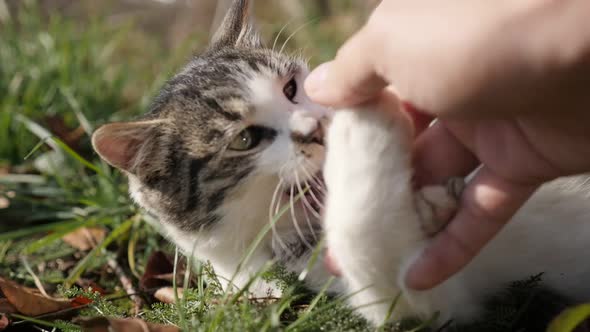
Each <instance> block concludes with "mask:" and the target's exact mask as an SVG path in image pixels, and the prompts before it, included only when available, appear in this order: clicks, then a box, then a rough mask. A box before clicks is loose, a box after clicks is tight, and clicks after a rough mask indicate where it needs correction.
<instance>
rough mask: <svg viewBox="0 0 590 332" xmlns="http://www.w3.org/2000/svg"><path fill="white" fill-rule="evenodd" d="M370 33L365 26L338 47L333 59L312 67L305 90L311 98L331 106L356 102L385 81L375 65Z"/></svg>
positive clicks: (363, 98)
mask: <svg viewBox="0 0 590 332" xmlns="http://www.w3.org/2000/svg"><path fill="white" fill-rule="evenodd" d="M373 35H374V34H372V33H371V32H370V31H369V30H368V26H365V27H364V28H362V29H361V30H360V31H358V32H357V33H356V34H355V35H354V36H353V37H351V38H350V39H349V40H348V41H347V42H346V43H345V44H344V45H343V46H342V47H341V48H340V49H339V50H338V54H337V55H336V58H335V59H334V60H333V61H331V62H327V63H324V64H322V65H320V66H319V67H317V68H316V69H315V70H314V71H312V73H311V74H310V75H309V76H308V77H307V79H306V81H305V91H306V92H307V94H308V96H309V97H310V98H311V99H312V100H313V101H315V102H316V103H319V104H324V105H329V106H334V107H346V106H352V105H357V104H360V103H362V102H364V101H367V100H369V99H371V98H373V97H375V96H376V95H377V94H378V93H379V92H380V91H381V90H382V89H383V88H384V87H385V86H386V85H387V82H385V80H383V79H382V78H381V77H380V76H379V75H378V74H377V71H376V69H375V68H376V63H375V57H374V56H373V55H372V54H375V53H376V52H375V51H374V49H375V47H374V45H375V43H374V42H373V40H374V39H375V37H374V36H373ZM371 50H373V51H371Z"/></svg>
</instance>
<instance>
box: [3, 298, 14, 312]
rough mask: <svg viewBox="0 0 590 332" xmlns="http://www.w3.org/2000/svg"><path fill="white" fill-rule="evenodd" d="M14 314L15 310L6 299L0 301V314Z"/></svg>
mask: <svg viewBox="0 0 590 332" xmlns="http://www.w3.org/2000/svg"><path fill="white" fill-rule="evenodd" d="M15 312H16V308H15V307H14V306H13V305H12V304H10V302H9V301H8V299H0V314H12V313H15Z"/></svg>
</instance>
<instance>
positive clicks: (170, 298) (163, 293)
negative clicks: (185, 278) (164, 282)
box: [154, 287, 184, 303]
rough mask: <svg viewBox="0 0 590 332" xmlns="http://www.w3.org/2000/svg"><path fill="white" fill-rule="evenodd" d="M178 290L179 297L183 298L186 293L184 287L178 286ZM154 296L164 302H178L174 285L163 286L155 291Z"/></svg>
mask: <svg viewBox="0 0 590 332" xmlns="http://www.w3.org/2000/svg"><path fill="white" fill-rule="evenodd" d="M176 290H177V293H178V298H179V299H182V294H183V293H184V289H183V288H182V287H177V288H176ZM154 297H155V298H156V299H158V300H160V302H164V303H175V302H176V300H175V299H174V287H162V288H160V289H158V290H157V291H156V292H155V293H154Z"/></svg>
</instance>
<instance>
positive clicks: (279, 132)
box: [93, 0, 590, 323]
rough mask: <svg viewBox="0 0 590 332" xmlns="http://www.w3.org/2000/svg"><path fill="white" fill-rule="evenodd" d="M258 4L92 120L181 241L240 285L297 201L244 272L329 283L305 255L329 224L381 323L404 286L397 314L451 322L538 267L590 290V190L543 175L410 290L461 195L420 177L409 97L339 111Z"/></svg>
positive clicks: (575, 288) (360, 301) (356, 296)
mask: <svg viewBox="0 0 590 332" xmlns="http://www.w3.org/2000/svg"><path fill="white" fill-rule="evenodd" d="M247 9H248V1H245V0H236V1H234V2H233V5H232V7H231V9H230V10H229V12H228V14H227V16H226V18H225V19H224V21H223V23H222V26H221V28H220V29H219V31H218V32H217V33H216V35H215V36H214V38H213V41H212V44H211V46H210V47H209V49H208V50H207V51H205V52H204V53H203V54H201V55H199V56H196V57H195V58H193V59H192V60H191V61H190V62H189V63H188V64H187V65H186V66H185V67H184V68H183V69H182V70H181V71H180V72H179V73H178V74H176V75H175V76H174V77H173V78H172V79H171V80H170V81H168V83H166V85H165V86H164V87H163V89H162V91H161V92H160V94H159V96H158V97H157V98H156V99H155V101H154V102H153V105H152V107H151V109H150V111H149V112H148V113H147V114H146V115H145V116H143V117H142V118H141V119H140V120H138V121H134V122H127V123H113V124H108V125H105V126H103V127H101V128H100V129H98V130H97V131H96V133H95V134H94V135H93V145H94V148H95V150H96V151H97V152H98V153H99V155H100V156H101V157H102V158H103V159H104V160H106V161H107V162H108V163H110V164H111V165H113V166H115V167H117V168H119V169H121V170H122V171H123V172H124V173H125V174H126V175H127V176H128V178H129V186H130V194H131V196H132V197H133V199H134V200H135V201H136V202H137V203H138V204H139V205H140V206H142V207H143V208H145V209H146V210H147V211H149V212H150V213H152V214H153V215H155V216H157V217H158V219H159V220H160V222H161V224H162V226H163V229H164V232H165V233H166V236H167V237H168V238H169V239H170V240H171V241H173V242H174V243H176V244H177V245H178V246H179V247H180V248H182V249H183V250H184V251H185V252H186V253H188V254H191V253H193V254H194V255H195V256H196V257H197V258H199V259H201V260H208V261H210V262H211V263H212V265H213V267H214V268H215V271H216V273H217V274H218V275H219V276H220V279H221V280H222V281H224V280H225V281H226V282H225V285H224V286H225V287H226V288H230V287H232V285H229V282H228V281H227V280H229V279H231V278H232V276H233V275H234V273H236V269H237V268H238V266H239V265H240V261H241V259H242V258H243V257H244V253H245V252H246V251H247V249H248V248H249V246H250V244H251V243H252V242H253V241H254V240H255V238H256V236H257V235H258V234H259V233H260V232H261V230H262V229H263V228H265V227H267V225H269V222H270V221H271V220H272V219H273V218H274V217H275V216H276V215H277V213H278V212H279V210H280V207H281V206H283V205H285V204H287V205H290V209H289V211H288V212H286V213H284V214H282V215H281V217H280V218H279V220H278V221H277V222H276V223H273V224H272V225H273V227H272V230H271V231H270V232H268V233H267V234H266V235H265V237H264V238H263V239H262V241H261V242H260V244H259V245H258V246H257V247H256V250H255V251H254V253H253V255H252V257H251V258H250V259H249V260H248V262H247V264H245V265H243V266H241V268H240V270H239V271H238V274H237V276H236V278H234V279H233V284H234V285H235V286H237V287H242V286H245V285H246V283H247V282H248V281H249V280H250V278H251V276H253V275H254V274H256V272H258V270H259V269H260V268H262V267H263V266H264V265H265V264H266V263H267V262H268V261H271V260H273V261H275V262H278V263H281V264H283V265H284V266H285V267H287V268H288V269H289V270H291V271H293V272H296V273H301V272H303V271H305V273H304V275H305V281H306V283H307V285H308V286H309V287H310V288H312V289H319V288H320V287H322V286H323V285H324V284H325V282H326V281H327V280H328V276H329V273H328V272H327V270H326V268H325V267H324V265H323V264H322V263H321V262H320V263H318V264H315V265H313V267H312V268H311V269H310V270H309V271H307V270H306V267H307V265H308V261H309V259H310V256H311V253H312V251H313V248H314V247H315V246H316V244H317V243H318V241H319V240H320V239H321V238H322V236H324V235H323V234H322V233H325V237H326V239H327V247H329V248H330V252H331V256H332V258H333V259H334V260H335V261H336V262H337V263H338V265H339V267H340V268H341V270H342V277H341V278H339V279H338V281H337V282H336V283H334V284H333V285H332V286H331V288H330V291H332V292H337V293H342V294H352V296H350V303H351V304H352V305H353V306H354V307H359V308H360V309H359V310H360V311H361V313H362V314H364V315H365V317H367V318H368V319H369V320H370V321H372V322H374V323H380V322H382V321H383V319H384V318H385V317H387V315H388V309H389V307H390V305H391V302H392V301H393V300H394V299H395V298H396V296H397V295H398V294H399V292H400V291H401V292H402V295H403V296H402V297H401V299H400V301H399V302H398V303H397V305H396V307H395V311H394V312H393V315H392V316H391V317H392V318H393V319H398V318H400V317H403V316H404V315H408V314H412V315H418V316H423V317H430V316H431V315H432V314H433V313H434V312H436V311H440V313H441V320H440V322H444V321H445V320H446V319H448V318H450V317H454V318H469V317H472V316H473V315H474V314H476V313H477V312H478V310H479V309H480V308H481V305H482V301H483V299H485V297H486V296H487V295H489V294H491V293H493V292H494V291H496V290H498V289H500V288H501V287H503V286H504V285H505V284H507V283H508V282H511V281H513V280H518V279H523V278H527V277H529V276H531V275H535V274H538V273H540V272H545V275H544V280H545V282H546V283H547V285H549V286H550V287H552V288H554V289H555V290H556V291H559V292H561V293H562V294H564V295H567V296H570V297H572V298H574V299H576V300H581V299H583V298H586V299H587V298H589V297H590V283H587V282H584V280H588V278H589V277H590V264H588V263H587V262H586V261H585V258H583V257H581V256H582V255H581V254H580V252H583V251H584V250H583V249H585V248H588V246H589V245H588V239H590V222H588V218H589V217H590V208H589V207H588V205H587V202H586V201H587V197H588V194H589V193H590V191H589V188H588V186H587V185H586V184H585V181H584V180H585V179H582V178H570V179H562V180H559V181H556V182H554V183H552V184H549V185H548V186H545V187H544V188H543V189H541V190H540V191H539V192H538V193H537V194H536V195H535V196H534V197H533V198H532V199H531V201H530V202H529V203H528V204H527V205H526V206H525V207H524V208H523V209H522V210H521V211H520V212H519V213H518V214H517V215H516V216H515V217H514V220H513V221H512V222H511V223H510V224H509V225H508V226H507V227H506V228H505V229H504V230H503V231H502V232H501V234H500V235H499V236H498V237H497V238H496V239H495V240H494V241H493V242H492V243H491V244H490V245H488V246H487V247H486V248H485V249H484V250H483V252H482V253H481V254H480V255H479V256H478V257H477V258H476V259H475V260H474V261H473V262H472V263H471V264H470V265H469V266H468V267H467V268H466V269H465V270H463V271H462V272H461V273H459V274H457V275H455V276H454V277H452V278H451V279H449V280H448V281H447V282H445V283H443V284H442V285H440V286H438V287H436V288H434V289H431V290H428V291H423V292H416V291H411V290H408V289H406V288H405V286H404V284H403V282H402V280H403V276H404V274H405V269H406V267H407V265H408V263H409V262H410V261H411V259H412V258H413V257H415V256H416V255H417V254H418V253H419V252H420V250H421V249H422V248H423V246H424V244H425V243H426V241H427V236H426V234H427V233H428V232H427V231H432V230H436V227H437V226H438V225H437V223H436V219H437V218H436V216H438V215H441V213H440V212H441V211H447V212H448V211H449V210H452V209H454V207H455V206H456V199H455V196H454V195H451V194H450V193H449V191H447V190H445V188H443V187H439V186H435V187H428V188H425V189H423V190H421V191H420V192H418V193H415V192H414V191H413V189H412V186H411V176H412V169H411V167H410V150H411V148H410V147H411V143H412V138H413V134H412V130H413V128H412V125H411V122H410V121H409V120H408V119H407V118H406V117H405V116H404V114H403V113H402V112H401V111H399V110H398V111H391V108H392V107H394V108H395V107H397V108H399V105H398V104H397V100H396V99H395V98H394V97H393V96H389V97H388V100H389V104H388V105H389V106H387V108H388V109H390V111H389V112H387V113H386V112H377V111H375V110H373V109H358V110H341V111H338V112H336V113H335V114H332V113H331V112H330V111H329V110H328V109H326V108H323V107H321V106H319V105H316V104H313V103H312V102H311V101H310V100H309V99H308V97H307V96H306V95H305V93H304V91H303V89H302V85H303V80H304V78H305V76H306V75H307V68H306V65H305V63H304V62H302V61H301V60H300V59H297V58H293V57H290V56H287V55H285V54H282V53H280V52H275V51H274V50H272V49H268V48H265V47H264V46H263V45H262V43H261V41H260V39H259V38H258V36H257V34H256V33H255V31H254V30H253V28H252V27H251V25H250V24H249V23H248V17H247ZM379 107H385V106H383V105H381V106H379V105H378V106H377V108H379ZM361 108H362V107H361ZM330 119H331V123H330ZM328 125H329V130H328V133H327V135H326V134H325V133H326V130H327V129H328ZM326 147H327V151H326ZM322 169H323V175H324V177H325V182H326V185H324V182H323V177H322V175H321V174H322ZM326 190H327V192H329V195H327V196H326V197H324V196H325V194H326ZM324 200H325V206H324ZM320 210H322V211H320ZM442 214H443V215H445V214H447V215H448V213H442ZM320 215H323V216H324V218H321V217H320ZM552 216H553V217H555V216H559V220H548V219H552V218H553V217H552ZM433 226H434V227H433ZM322 256H323V255H320V257H322ZM321 260H322V258H320V261H321ZM269 289H271V290H274V287H273V285H271V284H267V283H265V282H264V281H261V280H260V281H256V282H255V283H254V284H253V285H251V286H250V291H252V292H253V293H262V294H266V293H267V291H268V290H269Z"/></svg>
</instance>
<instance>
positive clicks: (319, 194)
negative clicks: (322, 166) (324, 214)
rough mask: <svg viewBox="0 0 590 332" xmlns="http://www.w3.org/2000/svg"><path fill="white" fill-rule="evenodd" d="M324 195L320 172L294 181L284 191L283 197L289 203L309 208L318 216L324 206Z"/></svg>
mask: <svg viewBox="0 0 590 332" xmlns="http://www.w3.org/2000/svg"><path fill="white" fill-rule="evenodd" d="M325 195H326V185H325V183H324V177H323V176H322V174H321V172H319V173H318V174H316V175H314V176H313V177H311V178H310V179H307V180H303V181H301V182H299V183H294V184H293V185H291V186H290V188H287V190H285V192H284V196H285V198H286V199H287V200H288V202H290V204H292V205H295V204H296V203H298V204H301V205H302V206H303V208H304V209H305V210H310V211H309V212H311V213H313V214H314V215H316V216H319V214H320V212H321V211H322V209H323V207H324V196H325Z"/></svg>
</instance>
